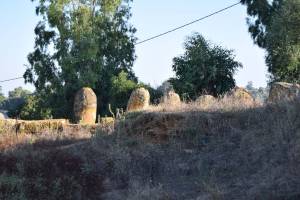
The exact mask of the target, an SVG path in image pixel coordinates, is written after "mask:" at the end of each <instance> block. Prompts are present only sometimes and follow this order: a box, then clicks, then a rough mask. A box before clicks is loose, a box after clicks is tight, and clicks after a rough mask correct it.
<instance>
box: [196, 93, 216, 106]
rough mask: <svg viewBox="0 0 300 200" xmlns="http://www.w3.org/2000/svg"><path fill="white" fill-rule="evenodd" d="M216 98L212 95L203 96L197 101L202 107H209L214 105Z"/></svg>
mask: <svg viewBox="0 0 300 200" xmlns="http://www.w3.org/2000/svg"><path fill="white" fill-rule="evenodd" d="M215 100H216V98H215V97H214V96H211V95H202V96H200V97H198V98H197V99H196V103H197V104H199V105H201V106H204V107H206V106H209V105H210V104H212V103H214V102H215Z"/></svg>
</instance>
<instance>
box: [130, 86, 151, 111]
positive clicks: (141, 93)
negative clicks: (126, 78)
mask: <svg viewBox="0 0 300 200" xmlns="http://www.w3.org/2000/svg"><path fill="white" fill-rule="evenodd" d="M149 103H150V93H149V91H148V90H146V89H145V88H138V89H136V90H134V91H133V92H132V93H131V95H130V98H129V101H128V104H127V112H132V111H139V110H144V109H146V108H147V107H148V106H149Z"/></svg>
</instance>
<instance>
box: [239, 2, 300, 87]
mask: <svg viewBox="0 0 300 200" xmlns="http://www.w3.org/2000/svg"><path fill="white" fill-rule="evenodd" d="M269 2H270V1H268V0H242V3H243V4H245V5H247V7H248V10H247V12H248V15H249V16H250V17H249V18H248V25H249V32H250V33H251V36H252V38H253V40H254V42H255V44H257V45H258V46H259V47H261V48H264V49H265V50H266V52H267V55H266V63H267V66H268V71H269V72H270V73H271V81H287V82H295V83H299V82H300V38H299V35H300V4H299V0H273V1H271V4H270V3H269Z"/></svg>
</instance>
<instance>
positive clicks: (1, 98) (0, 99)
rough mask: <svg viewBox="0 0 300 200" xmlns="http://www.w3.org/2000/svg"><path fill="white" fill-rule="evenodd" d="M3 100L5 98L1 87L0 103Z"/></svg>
mask: <svg viewBox="0 0 300 200" xmlns="http://www.w3.org/2000/svg"><path fill="white" fill-rule="evenodd" d="M4 100H5V96H4V94H3V92H2V87H1V86H0V103H1V102H3V101H4Z"/></svg>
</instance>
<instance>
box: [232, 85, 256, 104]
mask: <svg viewBox="0 0 300 200" xmlns="http://www.w3.org/2000/svg"><path fill="white" fill-rule="evenodd" d="M228 96H230V97H232V98H233V99H234V100H237V101H239V102H240V103H242V104H245V105H254V104H255V100H254V98H253V96H252V95H251V94H250V92H248V91H247V90H246V89H245V88H242V87H235V88H234V89H233V90H231V91H230V92H229V94H228Z"/></svg>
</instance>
